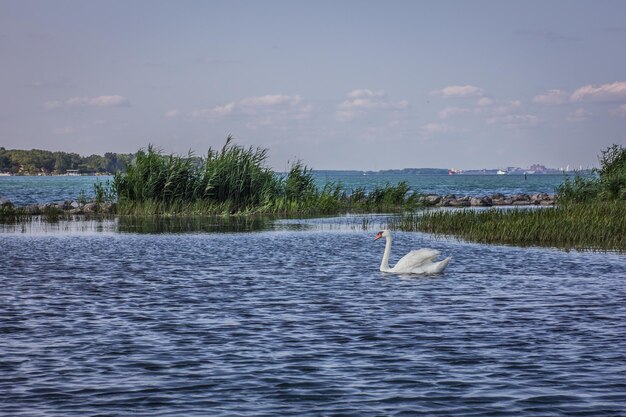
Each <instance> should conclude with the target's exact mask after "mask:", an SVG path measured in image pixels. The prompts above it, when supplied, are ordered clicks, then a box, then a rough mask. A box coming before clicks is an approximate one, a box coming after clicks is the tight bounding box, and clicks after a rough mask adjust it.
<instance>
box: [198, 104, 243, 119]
mask: <svg viewBox="0 0 626 417" xmlns="http://www.w3.org/2000/svg"><path fill="white" fill-rule="evenodd" d="M235 106H236V104H235V103H228V104H225V105H223V106H215V107H211V108H210V109H199V110H194V111H192V112H191V115H192V116H193V117H197V118H205V117H222V116H228V115H229V114H231V113H232V112H233V111H235Z"/></svg>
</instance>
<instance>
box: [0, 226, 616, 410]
mask: <svg viewBox="0 0 626 417" xmlns="http://www.w3.org/2000/svg"><path fill="white" fill-rule="evenodd" d="M386 221H387V217H385V216H366V217H358V216H357V217H353V216H342V217H334V218H324V219H309V220H302V219H294V220H273V221H272V220H267V221H260V222H258V223H256V222H253V223H251V224H247V223H246V224H243V225H241V224H240V225H239V227H234V228H232V227H226V226H224V225H220V224H218V223H215V224H213V223H211V222H209V223H211V224H205V225H204V226H203V227H199V226H198V225H196V226H198V227H195V228H194V225H193V224H192V225H191V227H189V228H188V229H186V230H188V231H192V232H191V233H181V231H182V230H185V229H184V228H178V229H176V228H171V229H167V228H166V229H159V230H177V231H178V232H177V233H154V231H155V230H150V229H144V228H142V227H140V225H133V224H132V222H131V223H127V222H126V221H125V220H121V219H117V220H104V221H91V222H84V223H80V222H73V223H72V222H69V223H63V222H62V223H57V224H41V223H37V222H35V223H33V224H29V225H26V226H17V227H15V226H5V227H4V228H0V248H1V249H0V415H6V416H131V415H132V416H233V415H236V416H293V415H298V416H386V415H390V416H391V415H393V416H413V415H429V416H430V415H433V416H436V415H441V416H485V415H489V416H511V415H515V416H619V415H626V281H625V280H624V278H625V275H626V273H625V271H626V259H625V258H624V256H623V255H617V254H606V253H578V252H564V251H559V250H554V249H549V248H548V249H535V248H514V247H505V246H486V245H479V244H470V243H464V242H459V241H456V240H451V239H436V238H434V237H432V236H430V235H425V234H421V233H400V232H398V233H395V234H394V238H395V239H394V247H393V249H392V263H393V262H395V260H397V259H398V258H399V257H400V255H403V254H404V253H406V252H407V251H409V250H411V249H414V248H419V247H432V248H436V249H438V250H440V251H441V253H442V255H445V256H448V255H450V256H452V257H453V261H452V262H451V263H450V265H449V267H448V269H447V270H446V272H445V274H444V275H442V276H438V277H429V278H427V277H403V276H393V275H385V274H382V273H380V272H379V271H378V267H379V264H380V259H381V257H382V253H383V248H384V243H382V242H380V241H378V242H374V241H373V237H374V232H375V231H376V229H377V228H379V227H381V226H383V225H384V224H385V223H386ZM181 222H182V223H184V222H183V221H181ZM363 226H366V227H367V229H369V230H363ZM229 230H241V231H240V232H237V233H233V232H229ZM157 231H158V230H157Z"/></svg>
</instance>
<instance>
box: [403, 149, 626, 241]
mask: <svg viewBox="0 0 626 417" xmlns="http://www.w3.org/2000/svg"><path fill="white" fill-rule="evenodd" d="M557 202H558V204H557V207H554V208H545V209H531V210H520V209H515V210H499V209H491V210H485V211H474V210H451V211H426V212H423V213H409V214H405V215H404V216H403V217H402V218H401V219H400V220H398V221H397V222H395V223H394V224H392V225H391V226H392V227H395V228H399V229H402V230H407V231H417V230H419V231H423V232H428V233H435V234H440V235H450V236H456V237H459V238H462V239H466V240H469V241H475V242H481V243H499V244H513V245H522V246H552V247H559V248H564V249H579V250H585V249H599V250H611V251H620V252H625V251H626V149H624V148H622V147H621V146H617V145H613V146H611V147H610V148H608V149H607V150H605V151H603V152H602V155H601V157H600V168H599V169H596V170H594V172H593V175H592V177H591V178H582V177H580V176H576V177H575V178H574V179H573V180H572V181H570V180H566V181H565V182H564V183H563V185H562V186H561V187H559V188H558V189H557Z"/></svg>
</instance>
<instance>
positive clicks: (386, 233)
mask: <svg viewBox="0 0 626 417" xmlns="http://www.w3.org/2000/svg"><path fill="white" fill-rule="evenodd" d="M388 236H391V234H390V233H389V230H387V229H385V230H381V231H380V232H378V233H376V237H375V238H374V240H378V239H380V238H381V237H388Z"/></svg>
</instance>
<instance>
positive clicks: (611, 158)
mask: <svg viewBox="0 0 626 417" xmlns="http://www.w3.org/2000/svg"><path fill="white" fill-rule="evenodd" d="M599 159H600V168H599V169H594V170H593V173H592V176H591V177H590V178H583V177H582V176H580V175H579V174H576V175H575V177H574V179H573V180H570V179H569V178H565V181H564V183H563V184H562V185H561V186H559V187H558V188H557V190H556V191H557V199H558V202H559V203H561V204H566V203H590V202H593V201H599V200H601V201H611V200H621V201H626V148H623V147H622V146H620V145H612V146H610V147H609V148H607V149H606V150H604V151H602V156H601V157H600V158H599Z"/></svg>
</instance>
